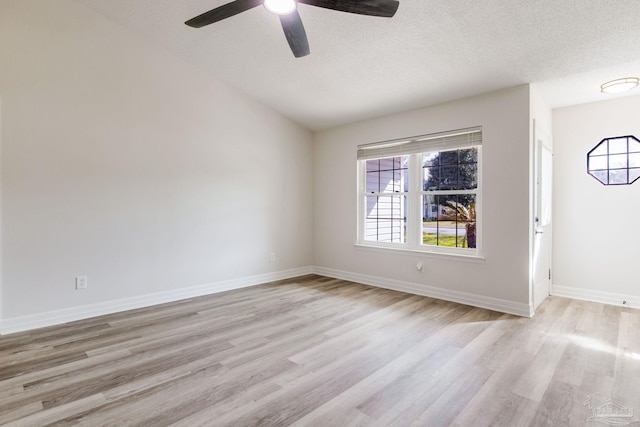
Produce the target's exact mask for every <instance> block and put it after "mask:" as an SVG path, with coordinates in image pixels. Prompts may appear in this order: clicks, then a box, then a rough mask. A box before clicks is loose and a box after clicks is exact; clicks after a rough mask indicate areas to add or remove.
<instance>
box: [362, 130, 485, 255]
mask: <svg viewBox="0 0 640 427" xmlns="http://www.w3.org/2000/svg"><path fill="white" fill-rule="evenodd" d="M470 131H473V132H474V133H478V132H479V134H480V138H479V140H478V139H476V140H473V141H469V142H467V144H464V143H461V142H457V143H454V144H452V146H451V147H447V146H443V142H442V141H443V140H445V141H446V139H445V138H446V136H447V135H454V136H458V135H461V134H464V133H465V132H470ZM435 135H436V137H437V138H438V139H437V141H438V142H437V143H436V144H433V146H430V145H428V144H425V142H427V141H429V140H430V139H435V138H431V136H430V135H425V136H422V137H417V138H414V139H404V140H396V141H389V142H383V143H378V144H367V145H365V146H358V150H359V151H358V156H357V215H358V218H357V233H356V243H355V246H356V247H358V248H363V249H372V250H381V251H391V252H407V253H413V254H415V253H418V254H430V255H435V256H444V257H451V256H453V257H460V258H468V259H474V260H484V257H483V256H482V244H483V240H484V239H483V232H482V228H483V227H482V223H483V215H482V212H483V209H482V185H483V182H482V175H483V174H482V168H483V161H482V142H481V140H482V136H481V135H482V130H481V128H480V127H477V128H469V129H463V130H460V131H453V132H442V133H439V134H435ZM442 136H444V138H442ZM416 141H418V142H419V143H420V147H421V149H422V151H419V152H417V151H415V147H416V143H415V142H416ZM403 144H413V145H412V146H410V147H411V148H410V150H409V151H411V152H409V153H402V151H398V150H399V147H398V145H403ZM407 147H409V146H407ZM370 148H372V149H373V150H377V149H378V148H382V149H383V150H381V151H379V153H380V156H375V157H373V156H370V155H363V150H364V149H370ZM385 148H391V150H388V151H386V152H385V150H384V149H385ZM465 148H477V150H478V163H477V167H478V170H477V187H476V188H475V189H472V190H432V191H424V190H423V183H422V175H421V173H422V155H423V153H428V152H435V151H451V150H459V149H465ZM404 155H406V156H408V157H409V161H408V166H409V174H408V180H409V182H408V187H409V188H408V191H407V192H403V194H404V195H406V197H407V208H406V213H405V214H406V227H407V232H406V240H405V242H404V243H388V242H377V241H372V240H366V239H365V237H366V231H365V226H366V218H365V216H366V215H365V211H366V200H367V193H366V169H367V167H366V161H367V160H371V159H374V158H387V157H395V156H404ZM437 193H440V194H474V195H475V196H476V206H475V208H476V239H477V240H476V242H477V243H476V247H475V248H458V247H449V246H436V245H425V244H423V243H422V232H421V231H420V230H419V229H418V230H416V228H417V227H421V224H422V217H423V214H422V204H423V196H424V195H425V194H429V195H433V194H437ZM419 224H420V225H419Z"/></svg>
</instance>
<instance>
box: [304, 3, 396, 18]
mask: <svg viewBox="0 0 640 427" xmlns="http://www.w3.org/2000/svg"><path fill="white" fill-rule="evenodd" d="M298 3H304V4H308V5H311V6H318V7H323V8H325V9H333V10H339V11H340V12H349V13H357V14H359V15H370V16H381V17H384V18H391V17H392V16H393V15H395V14H396V11H397V10H398V6H399V5H400V3H398V2H397V1H396V0H298Z"/></svg>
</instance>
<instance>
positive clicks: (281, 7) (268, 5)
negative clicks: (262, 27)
mask: <svg viewBox="0 0 640 427" xmlns="http://www.w3.org/2000/svg"><path fill="white" fill-rule="evenodd" d="M264 7H265V9H267V10H268V11H269V12H271V13H275V14H276V15H288V14H290V13H291V12H293V11H294V10H296V2H295V1H294V0H264Z"/></svg>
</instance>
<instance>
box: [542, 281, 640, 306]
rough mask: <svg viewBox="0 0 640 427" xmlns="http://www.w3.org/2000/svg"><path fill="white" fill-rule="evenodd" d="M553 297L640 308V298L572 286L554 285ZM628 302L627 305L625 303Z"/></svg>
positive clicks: (552, 288)
mask: <svg viewBox="0 0 640 427" xmlns="http://www.w3.org/2000/svg"><path fill="white" fill-rule="evenodd" d="M551 295H555V296H558V297H565V298H573V299H580V300H584V301H592V302H599V303H602V304H611V305H618V306H621V307H633V308H640V297H637V296H633V295H631V296H630V295H623V294H617V293H613V292H604V291H594V290H589V289H580V288H574V287H570V286H558V285H553V286H552V287H551ZM623 301H626V303H623Z"/></svg>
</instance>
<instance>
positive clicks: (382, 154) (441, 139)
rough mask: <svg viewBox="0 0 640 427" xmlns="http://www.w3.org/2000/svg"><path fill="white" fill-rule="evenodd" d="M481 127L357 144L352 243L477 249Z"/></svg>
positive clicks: (456, 250) (461, 250)
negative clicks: (355, 230) (355, 228)
mask: <svg viewBox="0 0 640 427" xmlns="http://www.w3.org/2000/svg"><path fill="white" fill-rule="evenodd" d="M481 144H482V131H481V129H480V128H472V129H464V130H460V131H453V132H446V133H440V134H436V135H426V136H422V137H418V138H413V139H410V140H399V141H390V142H385V143H376V144H368V145H362V146H359V147H358V177H359V192H358V243H359V244H362V245H367V246H379V247H388V248H396V249H407V250H418V251H424V252H446V253H458V254H465V255H477V254H479V248H480V238H479V237H480V233H479V231H480V227H479V219H480V181H481V180H480V179H479V178H480V166H481Z"/></svg>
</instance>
